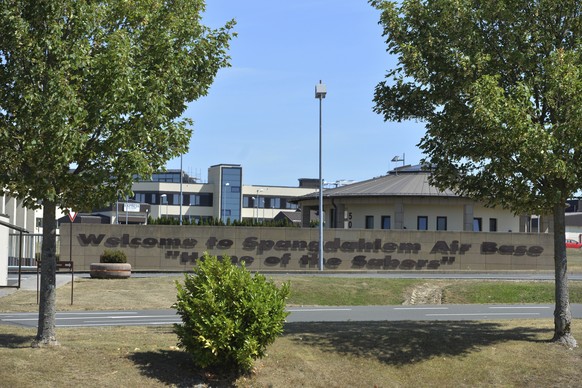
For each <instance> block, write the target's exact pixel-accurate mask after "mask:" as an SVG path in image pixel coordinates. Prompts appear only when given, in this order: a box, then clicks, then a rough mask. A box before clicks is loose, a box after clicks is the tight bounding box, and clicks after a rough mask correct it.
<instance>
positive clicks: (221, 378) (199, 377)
mask: <svg viewBox="0 0 582 388" xmlns="http://www.w3.org/2000/svg"><path fill="white" fill-rule="evenodd" d="M129 359H130V360H131V361H133V362H134V363H135V364H136V365H137V366H138V368H139V369H140V372H141V373H142V374H143V375H144V376H147V377H149V378H152V379H155V380H158V381H159V382H161V383H163V384H164V385H169V386H176V387H192V386H196V385H200V384H209V385H210V386H212V387H232V386H233V384H234V382H235V380H236V379H237V378H238V377H239V376H237V375H234V374H231V373H228V374H224V373H222V372H221V371H212V370H202V369H197V368H196V367H195V366H194V364H193V363H192V359H191V358H190V355H188V353H186V352H184V351H181V350H160V351H155V352H151V351H150V352H137V353H134V354H132V355H131V356H129Z"/></svg>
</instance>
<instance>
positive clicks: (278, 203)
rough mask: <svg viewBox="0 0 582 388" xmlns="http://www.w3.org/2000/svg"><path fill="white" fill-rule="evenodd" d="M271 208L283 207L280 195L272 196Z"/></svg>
mask: <svg viewBox="0 0 582 388" xmlns="http://www.w3.org/2000/svg"><path fill="white" fill-rule="evenodd" d="M271 208H273V209H281V198H278V197H275V198H271Z"/></svg>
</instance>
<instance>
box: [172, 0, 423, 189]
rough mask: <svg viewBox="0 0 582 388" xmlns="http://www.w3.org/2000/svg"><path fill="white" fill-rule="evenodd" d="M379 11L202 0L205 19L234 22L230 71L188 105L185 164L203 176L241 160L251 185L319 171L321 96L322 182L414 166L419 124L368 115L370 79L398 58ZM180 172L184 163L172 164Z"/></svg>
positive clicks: (320, 1) (329, 0) (356, 4)
mask: <svg viewBox="0 0 582 388" xmlns="http://www.w3.org/2000/svg"><path fill="white" fill-rule="evenodd" d="M379 16H380V15H379V12H378V11H377V10H375V9H374V8H373V7H371V6H370V5H369V4H368V2H367V1H366V0H293V1H283V0H245V1H241V0H207V10H206V13H205V15H204V22H205V24H207V25H209V26H211V27H218V26H220V25H223V24H224V23H225V22H226V21H227V20H229V19H232V18H234V19H236V21H237V25H236V27H235V31H236V32H237V33H238V37H237V38H235V39H234V40H233V41H232V44H231V49H230V56H231V64H232V67H231V68H227V69H222V70H221V71H219V74H218V76H217V78H216V80H215V82H214V84H213V85H212V87H211V89H210V91H209V94H208V96H205V97H203V98H201V99H199V100H198V101H195V102H193V103H191V104H190V106H189V108H188V110H187V111H186V113H185V116H186V117H190V118H192V119H193V120H194V128H193V129H194V134H193V136H192V139H191V141H190V150H189V152H188V154H186V155H184V158H183V168H184V170H185V171H187V172H189V173H190V174H191V175H194V176H198V177H200V178H202V180H203V181H206V179H207V170H208V167H209V166H211V165H215V164H220V163H232V164H240V165H242V167H243V181H244V184H247V185H282V186H297V184H298V179H299V178H317V177H318V174H319V167H318V166H319V164H318V163H319V153H318V152H319V102H318V100H317V99H315V96H314V89H315V84H316V83H318V82H319V80H322V81H323V83H324V84H326V86H327V97H326V98H325V99H324V100H323V153H322V154H323V158H322V160H323V178H324V180H325V181H326V182H334V181H337V180H354V181H361V180H365V179H369V178H373V177H375V176H379V175H384V174H385V173H386V172H387V171H388V170H390V169H392V168H394V167H396V166H397V165H401V163H400V164H396V163H393V162H391V159H392V158H393V157H394V156H395V155H402V154H405V156H406V164H417V163H418V162H419V161H420V158H421V157H422V154H421V152H420V150H419V149H418V147H416V144H418V142H419V141H420V139H421V137H422V136H423V134H424V126H423V124H422V123H414V122H409V123H391V122H384V121H383V119H382V117H381V116H380V115H377V114H376V113H374V112H373V111H372V107H373V102H372V98H373V94H374V88H375V86H376V84H377V83H378V82H380V81H382V80H383V79H384V75H385V73H386V71H387V70H388V69H390V68H392V67H393V66H394V65H395V59H394V58H392V57H391V56H389V55H388V53H386V44H385V42H384V38H383V37H382V29H381V26H379V25H378V20H379ZM167 167H168V168H179V167H180V160H179V159H174V160H171V161H170V162H168V164H167Z"/></svg>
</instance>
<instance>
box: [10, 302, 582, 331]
mask: <svg viewBox="0 0 582 388" xmlns="http://www.w3.org/2000/svg"><path fill="white" fill-rule="evenodd" d="M571 310H572V315H573V317H574V318H582V304H572V305H571ZM288 311H289V312H290V313H291V314H290V315H289V317H288V318H287V321H288V322H346V321H352V322H362V321H407V320H411V321H474V320H500V319H536V318H545V319H553V311H554V306H553V305H549V304H548V305H422V306H343V307H341V306H340V307H290V308H289V309H288ZM37 321H38V313H0V324H12V325H21V326H26V327H36V325H37ZM179 322H180V319H179V317H178V316H177V315H176V312H175V310H171V309H168V310H133V311H83V312H61V313H57V320H56V326H57V327H62V328H65V327H92V326H146V325H170V324H172V323H179Z"/></svg>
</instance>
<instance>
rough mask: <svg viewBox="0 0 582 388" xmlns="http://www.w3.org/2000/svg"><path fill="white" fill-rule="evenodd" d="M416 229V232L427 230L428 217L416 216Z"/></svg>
mask: <svg viewBox="0 0 582 388" xmlns="http://www.w3.org/2000/svg"><path fill="white" fill-rule="evenodd" d="M416 229H417V230H428V217H427V216H418V218H417V220H416Z"/></svg>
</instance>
